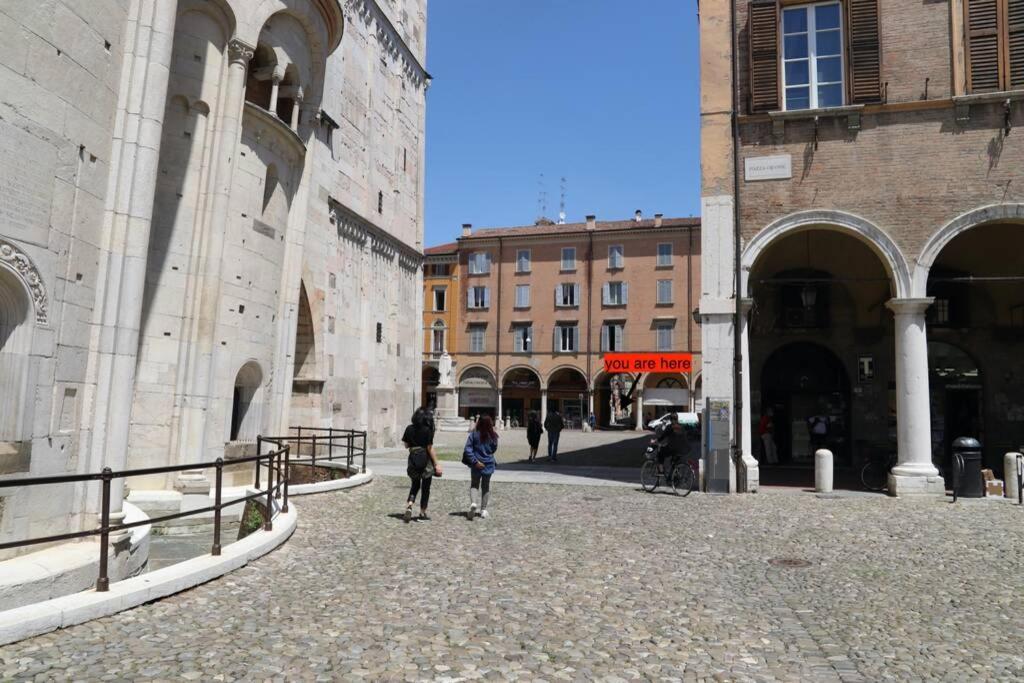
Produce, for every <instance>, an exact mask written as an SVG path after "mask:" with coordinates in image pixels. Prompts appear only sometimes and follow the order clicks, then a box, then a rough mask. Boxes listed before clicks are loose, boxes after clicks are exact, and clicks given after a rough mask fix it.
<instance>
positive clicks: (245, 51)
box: [176, 39, 255, 463]
mask: <svg viewBox="0 0 1024 683" xmlns="http://www.w3.org/2000/svg"><path fill="white" fill-rule="evenodd" d="M254 50H255V48H253V47H251V46H249V45H246V44H245V43H243V42H241V41H240V40H237V39H234V40H231V42H229V43H228V57H229V59H230V65H229V67H228V77H227V83H226V86H225V87H226V88H227V91H226V96H225V98H224V110H223V112H222V113H221V117H220V130H219V131H218V135H219V137H218V139H217V140H215V141H214V145H215V148H214V149H215V151H214V169H215V170H214V173H213V181H212V182H213V187H212V191H211V193H210V194H211V195H212V197H213V201H212V202H211V208H210V209H209V212H208V213H207V215H206V216H204V220H203V222H202V226H201V228H200V236H199V239H200V240H201V241H202V247H201V250H202V254H203V258H202V259H201V263H203V270H202V272H201V273H199V274H197V277H199V278H200V281H201V286H200V287H198V288H197V290H196V297H197V298H198V300H199V302H198V303H199V305H198V306H196V308H195V310H196V311H197V314H196V317H197V319H196V321H194V324H193V325H192V331H191V338H190V339H189V342H190V343H191V344H192V347H193V348H194V349H195V351H194V352H193V353H192V354H191V356H190V359H189V367H188V368H187V370H186V372H187V380H186V382H185V388H184V392H183V396H182V413H181V414H182V419H181V426H180V434H179V436H178V440H177V443H178V452H177V454H176V461H177V462H178V463H188V462H196V461H201V460H203V458H204V447H205V445H206V427H207V424H208V421H209V409H210V399H211V391H212V389H213V374H214V373H213V356H214V341H215V337H216V328H217V309H218V304H219V301H220V289H221V288H220V280H221V266H222V262H223V255H224V240H225V233H226V230H225V226H226V224H227V222H228V220H229V219H228V208H229V199H230V195H231V186H232V184H233V181H234V171H235V161H236V160H237V158H238V144H239V138H240V136H241V120H242V107H243V104H244V96H245V81H246V74H247V70H248V65H249V60H250V59H252V56H253V53H254Z"/></svg>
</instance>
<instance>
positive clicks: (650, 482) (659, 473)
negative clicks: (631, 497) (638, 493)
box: [640, 444, 697, 496]
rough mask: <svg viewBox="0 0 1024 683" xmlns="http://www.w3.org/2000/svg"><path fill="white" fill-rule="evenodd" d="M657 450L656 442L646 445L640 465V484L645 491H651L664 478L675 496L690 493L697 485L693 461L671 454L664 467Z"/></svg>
mask: <svg viewBox="0 0 1024 683" xmlns="http://www.w3.org/2000/svg"><path fill="white" fill-rule="evenodd" d="M658 450H659V449H658V448H657V445H656V444H651V445H650V446H648V447H647V452H646V453H645V458H646V459H645V460H644V464H643V465H641V466H640V486H641V487H642V488H643V490H644V491H646V492H647V493H653V492H654V490H655V489H656V488H658V484H660V483H661V480H662V479H663V478H664V479H665V480H666V482H667V483H668V485H669V486H671V487H672V492H673V493H675V494H676V495H677V496H678V495H682V496H688V495H690V492H691V491H693V490H694V489H695V488H696V487H697V475H696V473H695V472H694V462H695V461H689V460H686V459H684V458H682V457H680V456H678V455H673V456H671V457H670V458H669V459H668V466H667V468H666V467H664V466H663V465H662V463H661V462H659V460H664V459H663V458H659V457H658ZM666 470H667V471H668V473H669V474H668V476H667V477H666V476H665V472H666Z"/></svg>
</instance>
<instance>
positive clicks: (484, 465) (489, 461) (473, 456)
mask: <svg viewBox="0 0 1024 683" xmlns="http://www.w3.org/2000/svg"><path fill="white" fill-rule="evenodd" d="M497 450H498V434H497V432H495V431H494V423H493V422H492V421H491V418H490V417H489V416H487V415H484V416H482V417H481V418H480V419H479V420H477V423H476V429H474V430H473V431H472V432H470V433H469V438H468V439H466V449H465V451H463V453H462V462H464V463H465V464H466V465H467V466H468V467H469V470H470V483H469V513H468V515H467V516H468V517H469V519H470V520H472V519H473V517H475V516H476V512H477V509H478V508H479V510H480V516H481V517H483V518H484V519H486V518H487V499H488V498H489V497H490V493H491V475H492V474H494V467H495V465H496V464H497V463H496V461H495V459H494V453H495V451H497ZM477 501H479V503H478V502H477Z"/></svg>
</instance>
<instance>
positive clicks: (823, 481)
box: [814, 448, 832, 493]
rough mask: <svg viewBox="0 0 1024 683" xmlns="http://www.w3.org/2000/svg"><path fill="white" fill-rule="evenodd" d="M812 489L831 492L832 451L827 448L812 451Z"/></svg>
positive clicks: (818, 491) (819, 491)
mask: <svg viewBox="0 0 1024 683" xmlns="http://www.w3.org/2000/svg"><path fill="white" fill-rule="evenodd" d="M814 490H815V491H816V492H817V493H831V492H832V451H830V450H828V449H827V448H820V449H818V450H816V451H814Z"/></svg>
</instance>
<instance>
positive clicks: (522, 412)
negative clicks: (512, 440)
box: [501, 365, 543, 427]
mask: <svg viewBox="0 0 1024 683" xmlns="http://www.w3.org/2000/svg"><path fill="white" fill-rule="evenodd" d="M541 396H542V392H541V380H540V375H539V374H538V373H537V371H536V370H534V369H533V368H531V367H529V366H526V365H517V366H514V367H511V368H509V369H508V370H506V371H505V372H504V374H503V375H502V380H501V416H502V417H503V418H506V419H508V420H509V423H510V425H511V426H513V427H525V426H526V418H527V417H528V416H529V414H530V413H534V412H535V413H537V415H538V417H539V416H540V414H541V413H542V412H543V408H542V405H541Z"/></svg>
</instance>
